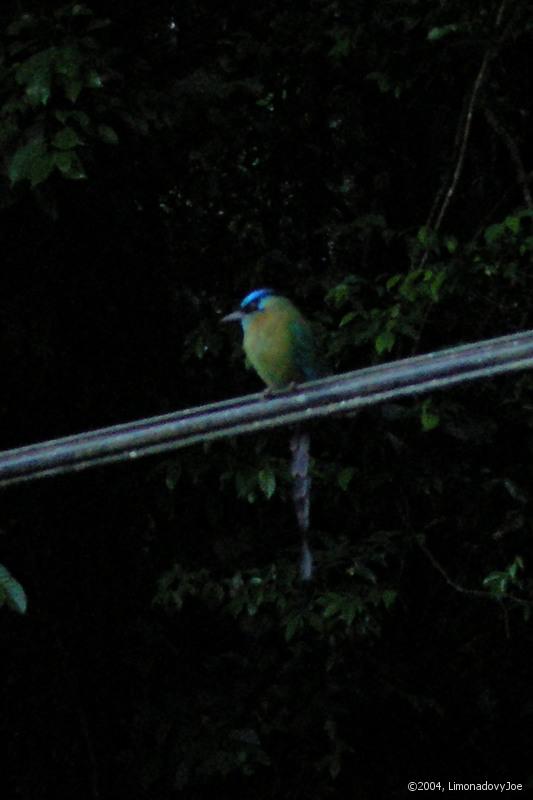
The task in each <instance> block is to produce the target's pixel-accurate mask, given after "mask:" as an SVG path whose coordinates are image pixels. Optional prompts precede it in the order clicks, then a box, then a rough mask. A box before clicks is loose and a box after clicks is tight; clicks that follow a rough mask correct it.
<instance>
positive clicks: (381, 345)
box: [374, 330, 396, 355]
mask: <svg viewBox="0 0 533 800" xmlns="http://www.w3.org/2000/svg"><path fill="white" fill-rule="evenodd" d="M395 341H396V336H395V335H394V333H393V332H392V331H389V330H387V331H383V332H382V333H380V334H379V336H377V337H376V341H375V343H374V344H375V348H376V352H377V353H378V355H382V353H390V351H391V350H392V348H393V347H394V342H395Z"/></svg>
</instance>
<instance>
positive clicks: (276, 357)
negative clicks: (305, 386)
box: [243, 307, 307, 389]
mask: <svg viewBox="0 0 533 800" xmlns="http://www.w3.org/2000/svg"><path fill="white" fill-rule="evenodd" d="M295 322H298V323H300V324H303V325H306V324H307V323H306V322H305V320H304V319H303V317H301V315H300V314H299V313H298V312H297V311H296V309H294V307H292V308H275V307H274V308H268V307H267V308H265V309H264V310H263V311H260V312H258V313H257V314H254V315H253V317H252V318H251V319H250V320H249V321H248V322H247V325H246V328H245V331H244V341H243V346H244V352H245V353H246V355H247V357H248V360H249V361H250V363H251V364H252V366H253V368H254V369H255V371H256V372H257V374H258V375H259V377H260V378H261V379H262V380H263V381H264V382H265V383H266V385H267V386H269V387H272V388H274V389H281V388H283V387H284V386H287V385H288V384H290V383H291V382H293V381H300V380H302V373H301V370H300V369H299V368H298V365H297V364H296V363H295V352H294V341H293V334H292V331H293V330H294V328H293V326H294V323H295Z"/></svg>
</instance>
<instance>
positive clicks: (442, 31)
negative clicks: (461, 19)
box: [427, 22, 459, 42]
mask: <svg viewBox="0 0 533 800" xmlns="http://www.w3.org/2000/svg"><path fill="white" fill-rule="evenodd" d="M458 28H459V26H458V25H457V24H456V23H453V22H452V23H450V24H449V25H442V27H439V28H431V30H430V31H429V32H428V35H427V38H428V40H429V41H430V42H437V41H438V40H439V39H442V38H443V37H444V36H448V34H449V33H454V32H455V31H456V30H457V29H458Z"/></svg>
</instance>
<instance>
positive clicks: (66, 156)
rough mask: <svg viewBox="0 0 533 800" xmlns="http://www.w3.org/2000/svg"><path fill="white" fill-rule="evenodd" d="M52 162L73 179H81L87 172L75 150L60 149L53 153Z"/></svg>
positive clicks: (67, 176) (66, 176)
mask: <svg viewBox="0 0 533 800" xmlns="http://www.w3.org/2000/svg"><path fill="white" fill-rule="evenodd" d="M53 158H54V164H55V166H56V167H57V168H58V170H59V171H60V172H61V173H62V174H63V175H64V176H65V178H70V180H73V181H79V180H83V179H84V178H86V177H87V174H86V172H85V170H84V168H83V164H82V163H81V161H80V158H79V156H78V154H77V153H76V151H75V150H60V151H57V152H56V153H54V155H53Z"/></svg>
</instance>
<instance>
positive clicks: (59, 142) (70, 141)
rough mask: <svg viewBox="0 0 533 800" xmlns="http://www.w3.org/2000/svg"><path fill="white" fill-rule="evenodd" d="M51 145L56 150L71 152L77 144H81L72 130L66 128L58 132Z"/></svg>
mask: <svg viewBox="0 0 533 800" xmlns="http://www.w3.org/2000/svg"><path fill="white" fill-rule="evenodd" d="M52 144H53V146H54V147H57V148H58V150H72V148H73V147H76V145H78V144H82V141H81V139H80V138H79V136H78V134H77V133H76V131H75V130H74V128H70V127H68V126H67V127H66V128H63V129H62V130H60V131H58V132H57V133H56V135H55V136H54V138H53V139H52Z"/></svg>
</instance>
